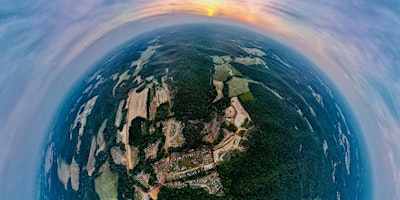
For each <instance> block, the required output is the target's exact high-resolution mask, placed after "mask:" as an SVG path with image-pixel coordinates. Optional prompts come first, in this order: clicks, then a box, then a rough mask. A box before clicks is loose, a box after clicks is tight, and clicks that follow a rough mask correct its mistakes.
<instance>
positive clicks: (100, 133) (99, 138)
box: [96, 119, 108, 156]
mask: <svg viewBox="0 0 400 200" xmlns="http://www.w3.org/2000/svg"><path fill="white" fill-rule="evenodd" d="M107 121H108V120H107V119H105V120H104V121H103V123H102V124H101V126H100V128H99V131H98V132H97V138H96V141H97V145H99V148H98V149H97V151H96V156H97V155H98V154H99V153H100V151H104V149H105V148H106V141H105V140H104V130H105V129H106V125H107Z"/></svg>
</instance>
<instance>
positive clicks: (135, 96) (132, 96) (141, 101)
mask: <svg viewBox="0 0 400 200" xmlns="http://www.w3.org/2000/svg"><path fill="white" fill-rule="evenodd" d="M140 87H141V86H139V87H137V88H135V89H133V90H131V91H130V92H129V96H128V98H127V100H126V106H125V109H127V110H128V111H127V115H126V122H127V124H125V125H124V127H123V130H122V143H124V144H125V149H126V169H127V171H129V170H130V169H133V161H132V155H131V146H130V145H129V128H130V126H131V122H132V120H133V119H135V118H136V117H142V118H144V119H146V118H147V96H148V93H149V88H148V87H147V86H146V88H145V89H143V90H142V91H141V92H139V93H137V89H138V88H140Z"/></svg>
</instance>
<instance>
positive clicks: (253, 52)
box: [240, 47, 267, 57]
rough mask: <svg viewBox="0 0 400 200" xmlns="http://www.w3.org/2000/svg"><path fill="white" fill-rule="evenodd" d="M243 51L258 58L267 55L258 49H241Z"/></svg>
mask: <svg viewBox="0 0 400 200" xmlns="http://www.w3.org/2000/svg"><path fill="white" fill-rule="evenodd" d="M240 48H241V49H243V51H245V52H247V53H248V54H250V55H254V56H258V57H263V56H265V55H267V54H265V52H264V51H261V50H260V49H257V48H247V47H240Z"/></svg>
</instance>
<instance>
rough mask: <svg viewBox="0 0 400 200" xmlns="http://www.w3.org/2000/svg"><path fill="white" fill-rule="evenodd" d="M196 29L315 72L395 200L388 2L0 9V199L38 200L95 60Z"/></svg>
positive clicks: (37, 4)
mask: <svg viewBox="0 0 400 200" xmlns="http://www.w3.org/2000/svg"><path fill="white" fill-rule="evenodd" d="M199 22H209V23H221V24H230V25H236V26H241V27H244V28H247V29H250V30H254V31H257V32H260V33H262V34H265V35H268V36H270V37H272V38H274V39H276V40H277V41H279V42H281V43H283V44H285V45H288V46H290V47H293V48H294V49H296V50H297V51H299V52H302V53H303V54H304V55H305V56H306V57H308V58H309V59H310V60H311V61H313V62H314V63H315V64H316V65H317V66H318V67H320V68H321V70H322V71H323V72H324V73H325V74H326V75H327V76H328V77H329V78H330V79H332V81H333V82H334V83H335V85H336V87H337V88H338V89H339V91H340V92H341V93H342V94H343V95H344V97H345V99H346V101H347V102H348V103H349V105H350V107H351V109H352V110H353V112H354V114H355V118H356V119H357V120H358V123H359V125H360V127H361V132H360V133H359V135H361V137H362V139H363V140H364V142H365V146H366V149H367V152H365V155H368V159H369V160H368V161H369V162H370V163H371V175H370V176H371V178H372V181H373V183H372V184H373V185H372V189H373V195H374V198H375V199H399V198H400V78H399V77H400V7H399V5H398V2H397V1H394V0H393V1H391V0H376V1H374V0H370V1H368V0H365V1H363V0H354V1H347V0H335V1H322V0H302V1H297V0H231V1H228V0H220V1H217V0H214V1H213V0H191V1H188V0H115V1H110V0H103V1H101V0H100V1H98V0H96V1H95V0H82V1H71V0H52V1H49V0H35V1H29V0H0V113H1V114H0V180H1V182H0V196H1V197H5V199H31V198H35V196H34V195H35V187H34V185H35V178H36V174H37V173H38V168H39V166H40V159H41V157H42V148H41V147H42V145H43V144H45V143H46V142H47V138H46V137H47V136H48V135H49V133H48V131H49V127H50V126H51V122H52V120H53V119H54V117H55V114H56V112H57V109H58V108H59V107H60V104H61V102H62V101H63V100H64V98H66V95H67V94H68V92H69V91H71V89H72V87H73V85H74V84H76V82H77V81H78V80H79V78H81V76H82V75H83V74H84V73H85V72H87V71H88V70H89V69H90V67H91V66H92V65H93V64H94V63H95V62H96V61H98V60H99V59H101V58H102V57H103V56H105V55H106V54H107V53H108V52H109V51H111V50H112V49H113V48H116V47H117V46H118V45H121V44H123V43H124V42H125V41H127V40H128V39H131V38H132V37H134V36H135V35H138V34H141V33H145V32H147V31H151V30H154V29H157V28H160V27H165V26H169V25H176V24H185V23H199ZM21 191H23V192H21Z"/></svg>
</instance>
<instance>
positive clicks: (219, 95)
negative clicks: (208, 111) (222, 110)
mask: <svg viewBox="0 0 400 200" xmlns="http://www.w3.org/2000/svg"><path fill="white" fill-rule="evenodd" d="M213 84H214V86H215V90H216V91H217V96H216V97H215V99H214V101H213V103H214V102H217V101H218V100H220V99H222V98H223V97H224V94H223V93H222V89H224V83H223V82H221V81H213Z"/></svg>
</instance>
